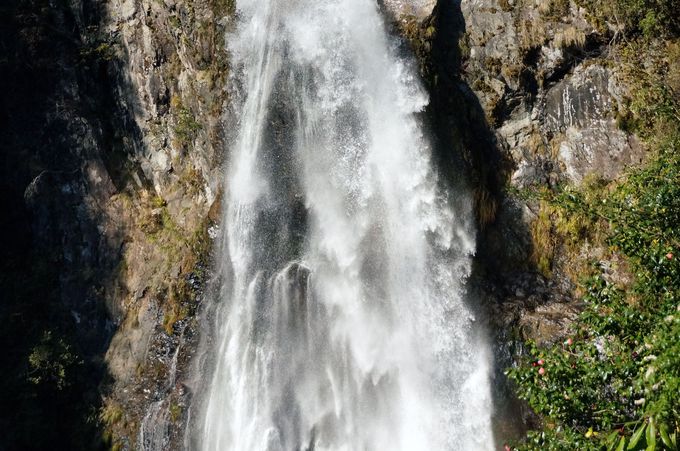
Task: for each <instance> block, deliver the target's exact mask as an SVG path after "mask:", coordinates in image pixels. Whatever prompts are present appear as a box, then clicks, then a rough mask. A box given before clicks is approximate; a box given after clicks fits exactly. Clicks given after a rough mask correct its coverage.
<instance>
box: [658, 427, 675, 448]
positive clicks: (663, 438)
mask: <svg viewBox="0 0 680 451" xmlns="http://www.w3.org/2000/svg"><path fill="white" fill-rule="evenodd" d="M659 435H660V436H661V441H662V442H663V444H664V445H666V446H667V447H668V448H670V449H673V448H674V446H673V442H671V438H670V437H669V436H668V426H666V424H665V423H662V424H661V425H659Z"/></svg>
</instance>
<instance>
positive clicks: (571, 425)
mask: <svg viewBox="0 0 680 451" xmlns="http://www.w3.org/2000/svg"><path fill="white" fill-rule="evenodd" d="M618 3H621V2H618ZM655 11H659V12H662V11H663V9H659V10H655ZM647 15H648V14H647ZM659 17H661V16H659ZM660 20H661V19H660ZM669 20H671V19H669ZM662 23H664V24H665V25H667V26H669V27H670V26H671V25H672V24H671V23H670V22H668V23H666V22H662ZM665 30H666V31H668V30H670V31H668V33H674V32H676V31H677V28H665ZM642 31H644V30H642ZM679 48H680V47H679V45H678V42H677V41H673V40H669V41H666V42H661V43H659V42H657V43H650V42H649V41H646V40H645V41H643V40H632V41H629V42H627V43H625V44H622V45H621V46H620V48H618V49H616V50H615V51H616V52H618V53H617V57H616V58H618V62H620V63H621V67H622V68H623V70H624V72H625V73H626V76H627V78H628V80H629V83H631V84H633V87H634V89H631V92H632V93H633V94H632V96H631V98H630V99H627V105H628V107H627V108H626V109H625V111H619V113H618V114H619V125H620V126H621V127H623V128H625V129H627V130H628V131H631V132H635V133H637V134H638V135H639V136H641V137H642V138H643V139H644V140H645V141H646V143H647V145H648V147H649V149H650V157H649V161H648V162H647V163H645V164H644V166H642V167H639V168H636V169H632V170H630V171H629V172H628V173H627V174H626V175H625V177H623V178H621V179H619V180H616V181H614V182H609V183H607V182H601V183H591V184H586V185H584V187H582V188H580V189H575V188H570V187H560V188H557V189H555V190H550V191H549V190H545V189H544V190H535V191H532V192H530V193H528V195H533V196H536V197H539V198H541V199H542V201H543V202H546V203H547V204H549V205H550V207H551V208H552V209H553V211H555V212H558V213H559V215H556V218H558V219H559V221H561V222H562V223H570V224H572V225H574V224H576V227H563V228H562V229H561V230H560V231H559V232H558V233H561V234H562V236H563V239H564V241H568V239H569V236H568V235H569V234H575V237H572V238H576V239H591V240H597V241H600V243H599V244H601V245H604V246H606V247H607V248H608V252H609V255H610V257H611V258H610V259H609V262H608V261H599V262H593V265H592V266H591V267H590V269H589V270H587V271H584V273H583V274H581V276H582V277H583V281H582V284H581V287H580V289H581V291H582V293H583V296H582V297H583V301H584V304H585V307H584V310H583V312H582V314H581V315H580V317H579V319H578V321H577V322H576V323H575V324H574V325H573V327H572V333H571V335H570V336H569V338H568V339H567V340H566V341H565V342H564V343H561V344H558V345H554V346H551V347H538V346H536V345H534V344H531V343H530V344H529V346H528V353H527V354H528V355H526V356H525V357H524V358H523V359H522V360H521V362H519V364H518V365H517V366H516V367H514V368H511V369H510V370H509V371H508V374H509V376H510V377H511V379H513V380H514V381H515V383H516V386H517V392H518V394H519V396H520V397H521V398H522V399H524V400H526V401H527V402H528V404H529V406H530V407H531V408H532V409H533V410H534V411H535V412H536V413H538V414H539V415H540V416H541V418H542V427H541V429H540V430H536V431H531V432H530V433H529V435H528V438H527V439H526V440H525V441H524V442H522V443H520V444H517V449H541V450H545V449H550V450H564V449H593V450H600V449H607V450H623V449H628V450H637V449H648V450H653V449H671V450H673V449H678V444H679V443H678V442H680V403H679V402H678V393H680V340H679V339H680V263H678V258H680V229H679V228H678V227H677V224H678V223H679V222H680V183H679V182H680V154H679V151H680V90H679V89H678V88H680V84H679V83H678V80H680V65H679V64H678V58H677V57H678V54H679V50H678V49H679ZM643 49H646V51H644V52H643V51H642V50H643ZM643 63H645V64H643ZM558 225H559V224H558ZM558 229H559V227H558ZM615 261H618V262H619V263H618V265H619V268H618V269H617V270H616V271H615V272H616V273H619V274H621V273H626V274H627V277H617V278H614V277H612V270H611V264H610V262H615Z"/></svg>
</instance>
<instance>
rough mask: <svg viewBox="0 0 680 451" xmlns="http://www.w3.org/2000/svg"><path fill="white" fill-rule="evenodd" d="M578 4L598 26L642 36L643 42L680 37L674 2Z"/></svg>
mask: <svg viewBox="0 0 680 451" xmlns="http://www.w3.org/2000/svg"><path fill="white" fill-rule="evenodd" d="M577 3H578V4H579V5H580V6H584V7H585V8H586V9H587V10H588V11H589V12H590V13H591V14H592V15H593V16H594V18H595V19H596V21H597V22H599V23H600V24H602V25H604V22H606V23H609V24H612V25H614V26H616V27H619V28H621V29H622V31H623V32H624V33H625V34H636V33H641V34H642V35H643V36H645V37H646V38H656V37H672V36H678V33H680V15H679V14H678V3H677V0H613V1H611V2H601V1H598V0H577Z"/></svg>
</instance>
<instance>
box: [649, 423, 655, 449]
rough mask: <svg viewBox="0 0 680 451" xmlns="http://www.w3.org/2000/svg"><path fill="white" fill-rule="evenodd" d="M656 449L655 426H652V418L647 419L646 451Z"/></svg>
mask: <svg viewBox="0 0 680 451" xmlns="http://www.w3.org/2000/svg"><path fill="white" fill-rule="evenodd" d="M655 449H656V426H654V418H650V419H649V427H648V428H647V451H654V450H655Z"/></svg>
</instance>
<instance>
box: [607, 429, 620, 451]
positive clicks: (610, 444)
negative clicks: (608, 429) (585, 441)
mask: <svg viewBox="0 0 680 451" xmlns="http://www.w3.org/2000/svg"><path fill="white" fill-rule="evenodd" d="M617 438H619V431H618V430H615V431H614V432H612V433H611V434H609V435H608V436H607V441H606V442H605V443H606V444H607V450H608V451H614V448H615V447H616V439H617Z"/></svg>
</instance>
